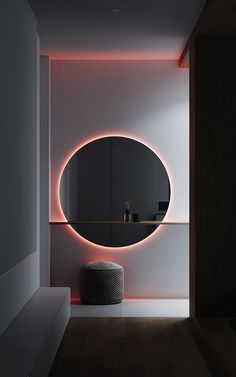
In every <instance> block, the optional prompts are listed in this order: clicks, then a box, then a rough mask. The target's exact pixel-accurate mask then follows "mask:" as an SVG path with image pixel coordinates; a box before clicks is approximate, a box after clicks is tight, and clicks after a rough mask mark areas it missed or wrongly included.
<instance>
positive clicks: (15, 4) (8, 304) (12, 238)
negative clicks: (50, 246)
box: [0, 0, 39, 334]
mask: <svg viewBox="0 0 236 377" xmlns="http://www.w3.org/2000/svg"><path fill="white" fill-rule="evenodd" d="M0 25H1V32H0V44H1V51H2V56H1V59H0V76H1V77H0V82H1V85H0V98H1V112H0V124H1V138H0V158H1V185H0V208H1V217H0V229H1V248H0V298H1V310H0V334H1V333H2V332H3V331H4V330H5V329H6V328H7V326H8V325H9V324H10V322H11V321H12V320H13V318H14V317H15V316H16V315H17V314H18V312H19V311H20V310H21V308H22V307H23V306H24V305H25V304H26V302H27V301H28V300H29V299H30V297H31V296H32V295H33V293H34V292H35V291H36V290H37V288H38V287H39V239H38V233H39V232H38V230H39V222H38V208H39V202H38V199H39V196H38V183H39V175H38V169H37V167H38V145H37V134H38V130H39V129H38V126H39V119H38V89H37V88H38V85H37V84H38V79H39V76H38V68H39V61H38V59H39V58H38V56H39V55H38V50H39V49H38V39H37V31H36V28H37V24H36V20H35V18H34V16H33V14H32V12H31V9H30V7H29V6H28V4H27V3H26V2H25V1H23V0H2V1H1V5H0Z"/></svg>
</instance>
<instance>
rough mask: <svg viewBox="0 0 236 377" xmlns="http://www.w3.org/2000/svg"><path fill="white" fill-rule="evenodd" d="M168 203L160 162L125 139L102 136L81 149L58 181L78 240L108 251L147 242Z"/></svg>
mask: <svg viewBox="0 0 236 377" xmlns="http://www.w3.org/2000/svg"><path fill="white" fill-rule="evenodd" d="M169 200H170V182H169V178H168V174H167V172H166V169H165V167H164V165H163V163H162V162H161V160H160V159H159V157H158V156H157V155H156V154H155V153H154V152H153V151H152V150H151V149H149V148H148V147H147V146H145V145H144V144H142V143H140V142H138V141H135V140H133V139H130V138H127V137H120V136H117V137H115V136H114V137H104V138H100V139H96V140H95V141H92V142H90V143H88V144H86V145H85V146H83V147H82V148H81V149H79V150H78V151H77V152H76V153H75V154H74V155H73V156H72V158H71V159H70V160H69V162H68V163H67V165H66V167H65V169H64V171H63V174H62V177H61V182H60V201H61V207H62V209H63V212H64V214H65V217H66V219H67V221H68V222H70V223H71V226H72V227H73V228H74V230H75V231H76V232H77V233H79V234H80V235H81V236H82V237H84V238H86V239H87V240H89V241H91V242H93V243H96V244H99V245H103V246H109V247H122V246H127V245H131V244H134V243H136V242H139V241H141V240H143V239H144V238H146V237H148V236H149V235H150V234H151V233H152V232H154V231H155V230H156V229H157V227H158V225H159V224H158V221H162V220H163V218H164V216H165V214H166V211H167V209H168V205H169ZM155 221H157V223H155Z"/></svg>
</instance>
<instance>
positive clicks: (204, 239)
mask: <svg viewBox="0 0 236 377" xmlns="http://www.w3.org/2000/svg"><path fill="white" fill-rule="evenodd" d="M190 62H191V77H190V83H191V141H190V144H191V154H190V155H191V170H192V173H191V231H190V240H191V241H190V242H191V258H190V259H191V296H192V304H191V311H192V315H197V316H228V315H230V316H231V315H236V196H235V194H236V168H235V166H236V37H197V38H196V40H195V45H194V46H193V47H192V50H191V61H190Z"/></svg>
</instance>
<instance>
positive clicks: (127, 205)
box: [124, 200, 131, 223]
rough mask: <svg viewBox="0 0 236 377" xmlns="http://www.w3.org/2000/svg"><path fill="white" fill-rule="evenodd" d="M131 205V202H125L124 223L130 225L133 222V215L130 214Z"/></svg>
mask: <svg viewBox="0 0 236 377" xmlns="http://www.w3.org/2000/svg"><path fill="white" fill-rule="evenodd" d="M130 205H131V202H130V201H129V200H126V201H125V213H124V222H125V223H128V222H130V221H131V213H130Z"/></svg>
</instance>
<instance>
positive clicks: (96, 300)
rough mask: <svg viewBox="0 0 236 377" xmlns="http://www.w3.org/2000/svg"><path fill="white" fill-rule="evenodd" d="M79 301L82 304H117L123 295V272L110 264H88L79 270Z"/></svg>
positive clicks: (117, 266) (118, 267)
mask: <svg viewBox="0 0 236 377" xmlns="http://www.w3.org/2000/svg"><path fill="white" fill-rule="evenodd" d="M79 280H80V281H79V290H80V299H81V301H82V302H83V303H84V304H95V305H99V304H100V305H101V304H103V305H104V304H118V303H119V302H121V301H122V298H123V295H124V270H123V267H122V266H120V265H119V264H116V263H112V262H88V263H85V264H83V265H82V266H81V268H80V279H79Z"/></svg>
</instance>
